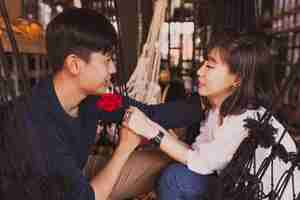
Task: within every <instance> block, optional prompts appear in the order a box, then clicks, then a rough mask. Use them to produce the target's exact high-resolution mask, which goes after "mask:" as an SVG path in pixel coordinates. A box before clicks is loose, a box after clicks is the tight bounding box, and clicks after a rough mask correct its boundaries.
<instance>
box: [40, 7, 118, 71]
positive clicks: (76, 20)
mask: <svg viewBox="0 0 300 200" xmlns="http://www.w3.org/2000/svg"><path fill="white" fill-rule="evenodd" d="M116 43H117V33H116V31H115V29H114V27H113V25H112V24H111V23H110V22H109V20H108V19H107V18H106V17H104V16H103V15H101V14H100V13H98V12H97V11H95V10H91V9H86V8H70V9H67V10H65V11H64V12H62V13H60V14H58V15H57V16H56V17H55V18H54V19H53V20H52V21H51V22H50V23H49V24H48V26H47V30H46V48H47V53H48V59H49V63H50V65H52V67H53V68H54V70H55V71H57V70H59V69H60V68H61V67H62V66H63V64H64V60H65V58H66V57H67V56H68V55H70V54H75V55H77V56H78V57H80V58H82V59H83V60H85V61H86V62H88V61H89V57H90V54H91V53H92V52H102V53H104V54H106V53H110V52H111V51H112V50H113V48H114V46H115V45H116Z"/></svg>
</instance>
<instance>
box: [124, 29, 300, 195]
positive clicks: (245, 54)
mask: <svg viewBox="0 0 300 200" xmlns="http://www.w3.org/2000/svg"><path fill="white" fill-rule="evenodd" d="M270 58H271V56H270V54H269V49H268V48H267V46H266V45H265V43H264V42H263V41H262V40H259V39H258V38H256V37H252V36H249V35H248V36H247V35H238V34H235V33H225V34H223V35H218V37H217V40H215V41H213V43H212V44H211V46H210V47H209V49H208V57H207V59H206V60H205V62H204V63H203V65H202V66H201V67H200V68H199V70H198V72H197V74H198V77H199V78H198V93H199V95H200V96H201V97H202V98H203V101H202V102H203V106H204V108H205V110H206V117H205V120H204V121H202V122H201V123H200V131H199V132H200V133H201V134H199V135H198V136H197V137H196V139H195V141H194V142H193V143H192V145H191V146H189V145H187V144H185V143H182V142H180V141H179V140H177V139H176V138H175V137H173V136H172V135H171V134H168V133H167V132H166V131H165V130H164V129H162V128H161V127H160V126H159V125H158V124H156V123H154V122H153V121H151V120H149V119H148V118H147V117H146V116H145V115H144V114H143V113H142V112H140V111H139V110H138V109H136V108H131V109H130V110H129V111H128V112H127V115H126V120H125V121H126V122H125V123H124V124H125V126H127V127H129V128H130V129H131V130H133V131H134V132H135V133H136V134H138V135H142V136H144V137H146V138H148V139H152V140H154V141H156V143H157V144H158V145H159V146H160V149H161V150H162V151H164V152H165V153H166V154H168V155H169V156H170V157H172V158H173V159H175V160H176V161H178V163H175V164H172V165H170V166H169V167H168V168H167V169H165V170H164V171H163V173H162V175H161V177H160V179H159V182H158V187H157V192H158V197H159V199H161V200H164V199H191V200H193V199H198V200H199V199H200V198H201V196H202V195H203V194H204V193H205V192H207V186H208V180H209V178H210V175H211V174H214V173H215V172H220V171H221V170H222V169H224V168H225V167H226V166H227V165H228V163H229V162H230V161H231V159H232V157H233V155H234V153H235V152H236V150H237V148H238V147H239V145H240V144H241V142H242V141H243V140H244V139H245V138H246V137H247V136H248V130H247V129H246V128H245V127H244V125H245V122H244V120H245V119H247V118H255V119H257V113H260V114H261V115H262V114H263V113H264V112H265V110H266V109H269V108H270V104H271V102H272V99H273V96H274V91H276V90H275V88H274V85H275V81H274V78H273V75H272V73H273V72H272V66H271V65H270ZM170 115H172V113H170ZM270 122H271V124H272V126H273V127H274V128H276V129H277V135H276V138H277V140H278V139H279V138H280V136H281V135H282V134H283V130H284V128H283V126H282V125H281V124H280V123H279V122H278V121H277V120H275V118H272V119H271V120H270ZM281 143H282V144H283V145H284V147H285V148H286V150H287V151H289V152H290V151H296V147H295V144H294V143H293V140H292V139H291V137H290V136H289V135H286V136H285V137H284V138H283V140H282V141H281ZM269 153H270V149H267V150H266V149H262V148H258V149H257V150H256V154H257V166H259V165H260V163H261V161H262V160H263V159H264V158H265V157H266V156H267V155H269ZM274 166H275V169H274V170H276V174H275V183H276V182H278V179H279V176H280V175H281V174H282V173H283V172H284V171H285V170H286V169H288V167H289V165H287V164H284V163H283V162H282V161H280V160H279V159H278V158H276V159H275V160H274ZM269 171H270V169H269ZM269 171H268V172H267V173H266V175H265V177H263V183H264V191H265V192H266V193H267V192H268V191H270V187H269V186H270V183H268V181H270V177H269V176H271V175H270V173H269ZM289 187H290V186H289ZM295 188H300V187H297V185H296V187H295ZM298 190H299V189H298ZM286 191H290V190H288V189H287V190H286ZM286 193H287V192H286ZM289 194H291V193H290V192H289V193H288V194H287V195H286V197H285V199H292V197H291V196H289Z"/></svg>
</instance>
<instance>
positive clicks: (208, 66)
mask: <svg viewBox="0 0 300 200" xmlns="http://www.w3.org/2000/svg"><path fill="white" fill-rule="evenodd" d="M206 67H207V68H209V69H213V68H215V67H214V66H212V65H206Z"/></svg>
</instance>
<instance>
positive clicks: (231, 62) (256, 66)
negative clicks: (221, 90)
mask: <svg viewBox="0 0 300 200" xmlns="http://www.w3.org/2000/svg"><path fill="white" fill-rule="evenodd" d="M212 38H213V39H212V40H211V43H210V45H209V48H208V52H210V51H211V50H213V49H216V50H218V51H219V53H220V56H221V59H222V60H223V61H224V62H225V63H226V64H228V66H229V70H230V71H231V72H232V73H234V74H237V75H238V76H239V78H240V85H239V86H238V87H237V88H236V90H235V91H234V92H233V94H231V95H230V96H229V97H228V98H226V99H225V101H224V102H223V104H222V106H221V109H220V114H221V116H223V117H225V116H226V115H231V114H240V113H242V112H243V111H245V110H246V109H252V108H253V109H256V108H258V107H259V106H264V107H266V108H269V107H270V105H271V103H272V100H273V99H274V95H275V92H276V89H277V88H276V81H275V76H274V68H273V65H272V62H271V54H270V48H269V47H268V46H267V45H266V43H265V41H264V39H263V37H262V36H261V35H258V34H240V33H237V32H232V31H225V32H222V33H215V34H214V35H213V36H212Z"/></svg>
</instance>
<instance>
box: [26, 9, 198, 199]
mask: <svg viewBox="0 0 300 200" xmlns="http://www.w3.org/2000/svg"><path fill="white" fill-rule="evenodd" d="M116 42H117V35H116V32H115V30H114V28H113V26H112V25H111V24H110V23H109V21H108V20H107V19H106V18H105V17H103V16H102V15H100V14H98V13H97V12H96V11H92V10H89V9H69V10H66V11H64V12H63V13H61V14H59V15H58V16H56V17H55V18H54V19H53V20H52V21H51V22H50V23H49V25H48V27H47V30H46V46H47V53H48V59H49V63H50V65H51V66H52V67H53V68H54V70H55V71H54V75H53V77H50V78H49V79H47V80H44V81H41V82H40V83H39V84H38V85H37V86H36V87H35V88H34V89H33V90H32V93H31V96H30V98H29V99H28V101H27V102H28V111H27V112H26V114H25V115H26V116H25V117H24V119H26V129H28V130H32V131H33V132H35V133H36V134H35V135H36V136H33V138H34V137H38V138H39V139H40V143H39V142H37V141H38V140H35V139H34V141H32V146H35V145H40V146H41V149H43V150H44V151H46V152H47V153H46V154H45V155H46V157H47V166H46V167H45V169H47V171H48V172H47V173H48V174H49V176H51V174H53V175H55V176H58V177H61V178H62V180H63V186H64V187H63V188H62V191H63V193H64V197H65V199H72V200H75V199H78V200H79V199H82V200H89V199H96V200H100V199H107V198H108V197H109V195H110V194H111V192H112V190H113V186H114V185H115V183H116V181H117V179H118V177H119V175H120V173H121V169H122V167H123V166H124V164H125V163H126V161H127V160H128V158H129V156H130V154H131V153H132V152H133V151H134V149H135V147H136V146H137V145H138V144H139V142H140V138H139V137H137V136H134V135H130V134H127V133H128V131H127V129H125V128H123V129H122V130H121V131H120V132H121V140H120V143H119V145H118V147H117V149H116V150H115V152H114V154H113V156H112V158H111V160H110V161H109V162H108V163H107V165H106V167H105V168H104V169H102V170H101V171H100V172H99V173H98V174H97V175H96V176H95V177H93V178H92V180H91V181H90V182H89V181H88V180H87V178H86V177H84V176H83V174H82V168H83V167H84V164H85V162H86V161H87V158H88V150H89V147H90V145H92V144H93V142H94V138H95V135H96V124H97V121H98V120H106V121H109V122H118V121H121V119H122V117H123V113H124V109H125V108H126V107H128V106H129V105H133V106H137V107H139V108H140V109H142V110H143V111H144V112H145V113H147V115H148V116H149V117H150V118H151V119H153V120H154V121H157V122H158V123H160V124H161V125H162V126H164V127H165V128H173V127H180V126H184V125H189V124H190V123H192V122H195V121H198V120H199V118H200V114H195V112H194V108H195V106H192V104H193V103H184V102H182V105H184V106H180V104H177V105H176V107H175V106H174V105H172V104H170V105H165V106H146V105H142V104H140V103H138V102H136V101H134V100H131V99H129V98H125V97H124V98H123V107H122V108H121V109H119V110H117V111H116V112H112V113H106V112H104V111H101V110H97V108H96V101H97V100H98V99H99V95H101V94H102V93H103V92H104V91H106V89H107V87H108V86H109V85H110V84H111V83H110V78H111V74H112V73H115V72H116V69H115V66H114V64H113V61H112V58H111V55H112V51H113V49H114V45H115V44H116ZM178 105H179V107H178ZM196 105H199V104H198V103H196ZM181 107H182V108H184V109H182V108H181ZM174 108H176V109H175V110H177V111H174ZM170 111H172V112H173V113H175V115H177V114H181V115H180V116H177V117H176V118H177V119H173V118H172V117H169V119H167V117H168V116H169V112H170ZM177 112H178V113H177ZM187 116H188V117H187ZM191 118H192V119H194V120H192V119H191ZM38 143H39V144H38ZM32 154H34V152H33V153H32ZM34 159H35V158H34ZM40 159H43V158H37V159H35V160H37V161H36V163H37V164H35V165H34V166H36V167H37V168H38V167H39V163H41V162H40ZM137 167H138V166H137ZM25 187H26V186H25Z"/></svg>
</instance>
